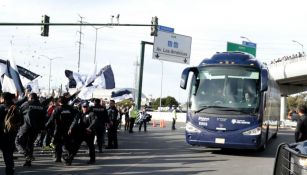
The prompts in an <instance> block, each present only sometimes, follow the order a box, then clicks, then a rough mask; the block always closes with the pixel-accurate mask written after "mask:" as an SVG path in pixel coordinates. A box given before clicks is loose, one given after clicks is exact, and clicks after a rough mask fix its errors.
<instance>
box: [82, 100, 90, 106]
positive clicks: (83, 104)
mask: <svg viewBox="0 0 307 175" xmlns="http://www.w3.org/2000/svg"><path fill="white" fill-rule="evenodd" d="M81 106H82V107H88V106H89V104H88V102H87V101H84V102H82V104H81Z"/></svg>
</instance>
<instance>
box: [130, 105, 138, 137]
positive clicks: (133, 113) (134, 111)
mask: <svg viewBox="0 0 307 175" xmlns="http://www.w3.org/2000/svg"><path fill="white" fill-rule="evenodd" d="M137 116H138V111H137V109H135V107H134V103H133V104H132V106H131V108H130V109H129V117H130V118H129V120H130V121H129V133H133V127H134V122H135V119H136V118H137Z"/></svg>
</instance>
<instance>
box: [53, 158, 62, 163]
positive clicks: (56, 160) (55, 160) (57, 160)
mask: <svg viewBox="0 0 307 175" xmlns="http://www.w3.org/2000/svg"><path fill="white" fill-rule="evenodd" d="M54 162H56V163H57V162H62V160H61V159H57V158H55V159H54Z"/></svg>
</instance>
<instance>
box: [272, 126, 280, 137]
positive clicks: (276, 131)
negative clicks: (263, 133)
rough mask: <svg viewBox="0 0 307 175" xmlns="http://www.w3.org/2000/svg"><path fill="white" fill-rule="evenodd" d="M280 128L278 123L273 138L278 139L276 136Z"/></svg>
mask: <svg viewBox="0 0 307 175" xmlns="http://www.w3.org/2000/svg"><path fill="white" fill-rule="evenodd" d="M278 129H279V127H278V125H277V129H276V132H275V133H274V134H273V136H272V138H273V139H276V138H277V133H278Z"/></svg>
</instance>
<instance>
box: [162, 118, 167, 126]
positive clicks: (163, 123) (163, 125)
mask: <svg viewBox="0 0 307 175" xmlns="http://www.w3.org/2000/svg"><path fill="white" fill-rule="evenodd" d="M162 121H163V128H165V127H166V125H165V120H162Z"/></svg>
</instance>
